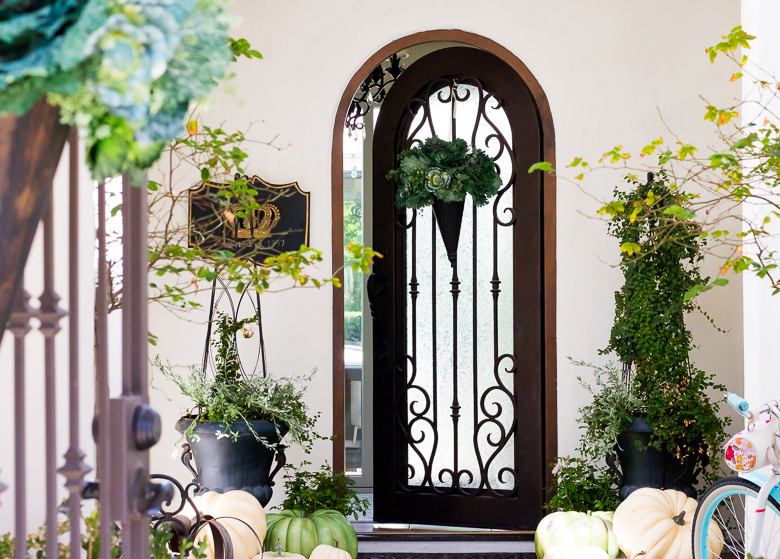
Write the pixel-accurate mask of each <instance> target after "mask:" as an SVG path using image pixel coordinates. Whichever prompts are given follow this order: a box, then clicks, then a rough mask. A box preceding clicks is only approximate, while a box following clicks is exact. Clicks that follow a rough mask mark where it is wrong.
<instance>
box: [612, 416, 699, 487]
mask: <svg viewBox="0 0 780 559" xmlns="http://www.w3.org/2000/svg"><path fill="white" fill-rule="evenodd" d="M652 433H653V428H652V427H650V426H649V425H648V424H647V423H645V421H644V419H641V418H638V417H635V418H634V419H633V420H632V421H631V424H630V425H629V426H628V428H626V429H624V430H623V432H621V433H620V434H619V435H618V437H617V440H618V446H617V447H615V454H613V455H609V456H607V464H608V465H609V467H610V469H612V471H614V472H615V474H616V475H617V477H618V483H619V485H620V489H619V494H620V498H621V499H625V498H626V497H628V496H629V495H630V494H631V493H633V492H634V491H636V490H637V489H639V488H641V487H654V488H656V489H676V490H678V491H682V492H683V493H685V494H686V495H688V496H689V497H693V498H695V497H696V491H695V490H694V488H693V485H694V484H695V483H696V476H697V475H698V473H699V471H700V470H697V469H696V462H697V456H695V455H690V456H687V457H686V458H684V459H683V460H680V459H679V458H677V457H675V456H674V455H672V454H670V453H668V452H666V451H665V450H656V449H655V448H652V447H649V446H648V444H649V443H650V436H651V435H652ZM637 441H639V446H640V447H641V450H640V448H637ZM615 455H617V459H618V461H619V462H620V469H618V468H617V466H616V464H615ZM706 464H707V462H706V458H705V461H704V462H703V464H702V465H703V466H706Z"/></svg>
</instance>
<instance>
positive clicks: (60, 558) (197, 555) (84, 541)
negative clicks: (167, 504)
mask: <svg viewBox="0 0 780 559" xmlns="http://www.w3.org/2000/svg"><path fill="white" fill-rule="evenodd" d="M60 513H61V514H62V510H60ZM82 521H83V522H84V526H83V529H82V532H81V549H83V550H84V552H85V555H84V556H85V557H86V558H87V559H97V558H98V557H100V545H101V544H100V513H99V512H98V511H93V512H91V513H90V514H88V515H84V514H83V511H82ZM69 531H70V520H69V519H68V518H67V517H65V519H64V520H62V521H60V522H58V523H57V534H58V535H63V534H67V533H68V532H69ZM111 535H112V538H111V557H112V558H114V559H118V558H119V557H121V555H122V553H121V550H122V545H121V544H122V534H121V532H120V530H119V528H118V527H116V528H115V529H114V530H113V531H112V534H111ZM172 537H173V532H171V528H170V526H169V525H167V524H163V525H162V526H160V527H159V528H156V527H154V526H152V527H151V529H150V537H149V548H150V557H151V559H173V558H174V557H184V556H185V554H186V556H187V557H191V558H192V559H206V556H207V555H206V542H205V541H202V542H201V543H200V545H199V546H198V547H194V546H193V544H192V542H190V541H188V540H187V539H186V538H185V539H184V541H182V542H181V551H182V553H181V554H180V555H178V556H177V555H174V554H171V552H170V550H169V549H168V542H169V541H170V540H171V538H172ZM15 543H16V542H15V539H14V538H13V537H11V534H10V532H9V533H6V534H3V535H2V536H0V557H2V558H3V559H13V557H14V551H15ZM27 550H28V557H31V558H34V559H45V558H46V555H45V553H46V527H45V526H41V527H40V528H39V529H38V531H37V532H36V533H34V534H30V535H28V536H27ZM185 552H186V553H185ZM56 559H70V545H68V544H67V543H62V542H59V543H58V544H57V558H56Z"/></svg>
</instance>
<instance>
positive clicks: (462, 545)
mask: <svg viewBox="0 0 780 559" xmlns="http://www.w3.org/2000/svg"><path fill="white" fill-rule="evenodd" d="M355 524H356V525H355V530H356V532H357V537H358V553H359V554H365V559H370V558H376V559H420V558H422V557H423V556H426V557H427V556H428V555H430V556H431V557H433V558H435V559H448V558H449V557H453V558H455V557H457V558H463V559H466V558H471V557H474V558H477V557H483V556H484V557H485V558H486V559H488V558H489V559H525V558H526V557H528V558H529V559H530V558H531V557H535V556H534V553H533V552H534V543H533V539H534V533H533V532H528V531H511V530H488V529H484V528H451V527H446V526H423V525H414V524H411V525H410V524H393V525H382V524H371V523H355ZM494 556H495V557H494Z"/></svg>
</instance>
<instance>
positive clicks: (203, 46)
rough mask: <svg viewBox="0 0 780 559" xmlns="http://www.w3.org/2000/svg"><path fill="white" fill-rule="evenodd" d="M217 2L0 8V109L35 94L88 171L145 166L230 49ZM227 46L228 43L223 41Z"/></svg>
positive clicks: (104, 173) (84, 1)
mask: <svg viewBox="0 0 780 559" xmlns="http://www.w3.org/2000/svg"><path fill="white" fill-rule="evenodd" d="M225 5H226V0H156V1H155V2H149V1H144V0H40V1H37V2H18V1H17V2H6V3H4V4H3V6H2V7H0V21H1V22H2V23H1V24H0V50H2V51H3V57H2V59H0V112H2V111H12V112H14V113H17V114H24V113H25V112H27V111H28V110H29V109H30V108H31V107H32V105H33V104H34V103H35V102H36V101H38V100H39V99H41V98H43V97H45V96H46V97H47V99H48V101H49V102H50V103H52V104H55V105H58V106H59V107H60V109H61V114H62V120H63V121H64V122H66V123H69V124H76V125H78V126H79V127H80V128H82V129H84V130H85V131H86V136H87V139H86V142H87V164H88V166H89V168H90V169H91V170H92V174H93V178H95V179H96V180H104V179H107V178H109V177H113V176H117V175H119V174H121V173H124V172H131V173H136V172H138V171H143V170H146V169H148V168H149V167H150V166H151V165H152V164H153V163H154V162H155V161H156V160H157V158H158V157H159V156H160V154H161V152H162V150H163V149H164V148H165V146H166V145H167V144H168V142H169V141H170V140H171V138H174V137H177V136H179V135H180V134H181V133H182V132H183V130H184V118H185V116H186V114H187V112H188V111H189V106H190V103H191V102H192V101H193V100H198V99H201V98H203V97H205V96H206V95H207V94H208V93H209V92H210V91H211V90H212V88H213V87H214V86H215V85H216V84H217V80H219V79H221V78H222V77H223V76H224V74H225V69H226V67H227V65H228V64H229V63H230V62H231V60H233V59H234V57H235V56H240V55H245V56H250V57H258V56H259V53H256V51H253V50H252V49H251V48H250V47H249V45H248V44H247V43H246V41H245V40H234V41H232V42H231V41H230V40H229V37H228V35H227V29H228V23H227V19H226V15H225V14H224V13H223V12H224V9H225ZM231 47H232V48H231Z"/></svg>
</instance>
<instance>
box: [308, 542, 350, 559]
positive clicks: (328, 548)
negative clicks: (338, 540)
mask: <svg viewBox="0 0 780 559" xmlns="http://www.w3.org/2000/svg"><path fill="white" fill-rule="evenodd" d="M309 559H352V556H351V555H350V554H349V551H347V550H346V549H339V548H338V547H333V546H332V545H328V544H325V543H321V544H320V545H318V546H317V547H315V548H314V551H312V552H311V555H309Z"/></svg>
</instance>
